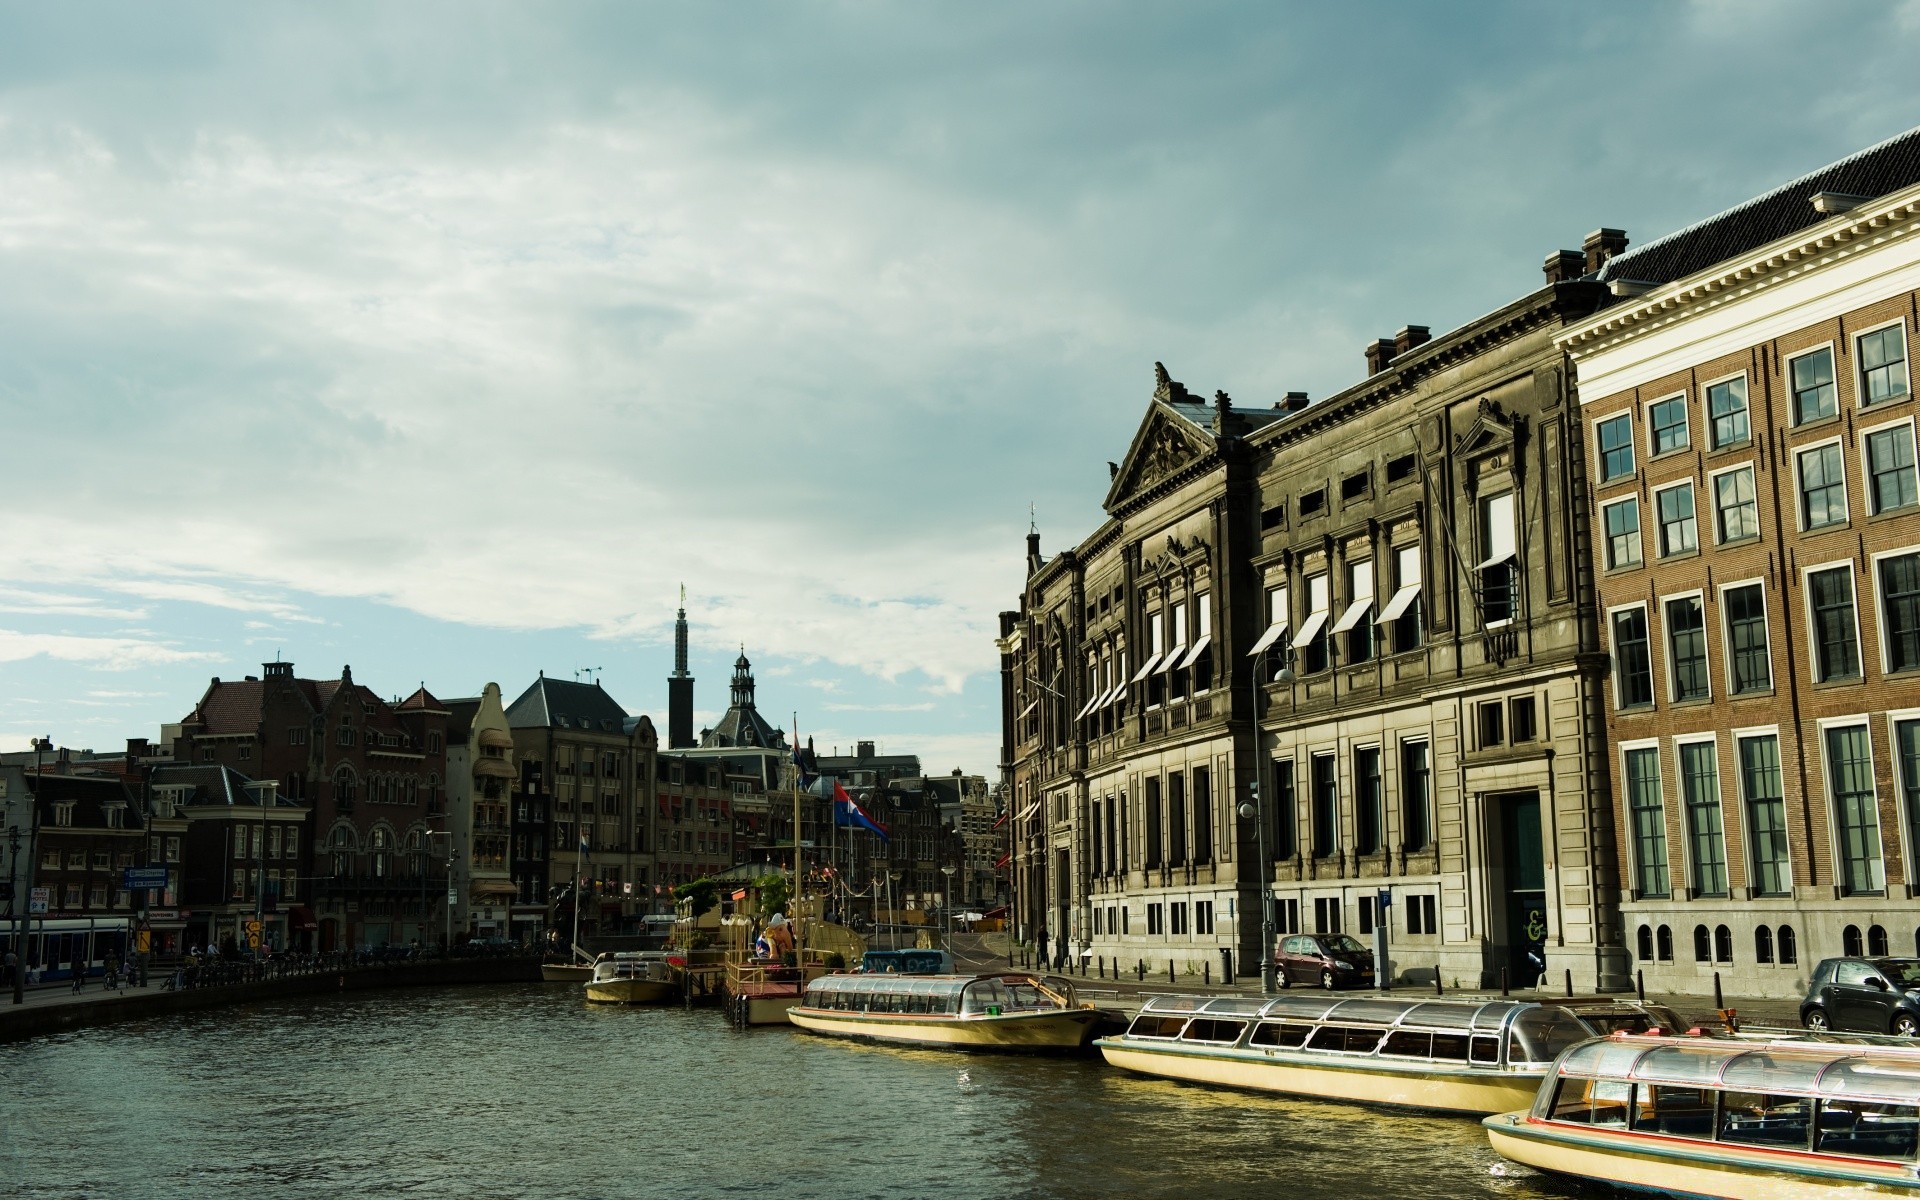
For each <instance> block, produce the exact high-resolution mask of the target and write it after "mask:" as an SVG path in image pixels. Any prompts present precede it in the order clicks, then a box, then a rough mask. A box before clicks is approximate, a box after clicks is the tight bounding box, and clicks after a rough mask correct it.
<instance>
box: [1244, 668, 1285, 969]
mask: <svg viewBox="0 0 1920 1200" xmlns="http://www.w3.org/2000/svg"><path fill="white" fill-rule="evenodd" d="M1267 650H1268V647H1265V646H1262V647H1261V648H1260V653H1259V654H1257V655H1256V656H1255V657H1254V661H1253V707H1252V708H1251V709H1250V710H1249V712H1250V714H1251V715H1252V717H1253V780H1252V782H1250V783H1249V784H1248V785H1247V802H1246V803H1244V804H1242V805H1240V809H1239V812H1240V816H1241V818H1242V819H1245V818H1248V817H1251V818H1253V830H1254V841H1255V845H1256V846H1257V852H1258V854H1259V856H1260V857H1259V862H1258V866H1259V870H1260V990H1261V991H1262V992H1263V993H1266V994H1267V995H1272V994H1273V993H1274V991H1275V990H1277V989H1276V981H1275V979H1274V973H1273V936H1274V929H1273V863H1272V862H1271V861H1269V860H1268V858H1267V806H1266V803H1265V802H1264V801H1263V800H1261V798H1260V777H1261V775H1262V774H1263V772H1262V771H1261V769H1260V764H1261V761H1262V760H1263V759H1264V758H1265V754H1264V753H1263V752H1262V751H1261V748H1260V691H1261V689H1262V688H1263V687H1264V686H1266V673H1267V670H1266V668H1267ZM1293 679H1294V675H1293V668H1292V667H1290V666H1283V667H1281V668H1280V671H1279V673H1278V675H1276V676H1275V680H1276V682H1279V683H1292V682H1293Z"/></svg>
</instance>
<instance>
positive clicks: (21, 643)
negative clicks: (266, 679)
mask: <svg viewBox="0 0 1920 1200" xmlns="http://www.w3.org/2000/svg"><path fill="white" fill-rule="evenodd" d="M42 655H44V656H46V657H48V658H54V659H58V660H60V661H62V662H70V663H78V664H82V665H85V666H89V667H93V668H95V669H96V670H107V671H126V670H132V669H135V668H138V667H151V666H158V665H164V664H171V663H187V662H210V661H216V660H218V659H219V658H220V656H219V655H217V654H211V653H207V652H205V651H198V650H182V649H179V648H178V647H176V646H170V645H166V644H164V643H161V642H148V641H137V640H135V639H133V638H113V637H78V636H73V635H66V634H47V633H22V632H20V631H18V630H13V629H0V662H20V661H22V660H24V659H29V658H35V657H39V656H42Z"/></svg>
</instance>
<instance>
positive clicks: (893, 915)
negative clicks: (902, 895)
mask: <svg viewBox="0 0 1920 1200" xmlns="http://www.w3.org/2000/svg"><path fill="white" fill-rule="evenodd" d="M899 882H900V872H898V871H888V872H887V949H889V950H898V949H899V948H900V914H899V912H898V911H896V909H895V907H894V906H895V905H896V904H897V903H899V893H898V892H897V891H895V889H894V885H895V884H897V883H899Z"/></svg>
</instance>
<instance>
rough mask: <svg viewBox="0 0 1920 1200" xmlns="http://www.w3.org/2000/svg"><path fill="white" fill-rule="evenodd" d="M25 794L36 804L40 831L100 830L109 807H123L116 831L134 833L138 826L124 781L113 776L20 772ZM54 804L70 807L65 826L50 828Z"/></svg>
mask: <svg viewBox="0 0 1920 1200" xmlns="http://www.w3.org/2000/svg"><path fill="white" fill-rule="evenodd" d="M22 778H23V779H24V780H25V781H26V786H27V790H28V791H29V792H30V793H32V795H33V797H34V799H35V800H36V801H37V802H38V808H39V810H40V828H41V829H43V830H45V829H59V828H65V827H70V828H76V829H104V828H106V827H107V818H106V815H105V808H106V806H107V805H110V804H120V805H124V806H126V813H125V819H124V822H123V823H122V825H121V826H120V828H122V829H138V828H140V826H141V820H140V811H139V808H138V807H137V806H136V805H135V804H134V803H133V793H132V792H131V791H129V790H128V788H127V784H126V781H125V780H123V779H121V778H120V777H118V776H115V775H40V774H35V773H33V772H30V771H28V772H22ZM56 804H71V805H73V820H72V821H71V822H70V823H69V825H68V826H59V825H55V824H54V820H53V806H54V805H56Z"/></svg>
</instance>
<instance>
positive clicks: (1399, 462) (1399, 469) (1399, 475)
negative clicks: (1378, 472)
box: [1387, 454, 1414, 486]
mask: <svg viewBox="0 0 1920 1200" xmlns="http://www.w3.org/2000/svg"><path fill="white" fill-rule="evenodd" d="M1413 472H1414V459H1413V455H1411V454H1402V455H1401V456H1400V457H1399V458H1390V459H1388V460H1387V484H1388V485H1389V486H1391V485H1393V484H1396V483H1399V482H1400V481H1401V480H1404V479H1412V478H1413Z"/></svg>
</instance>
